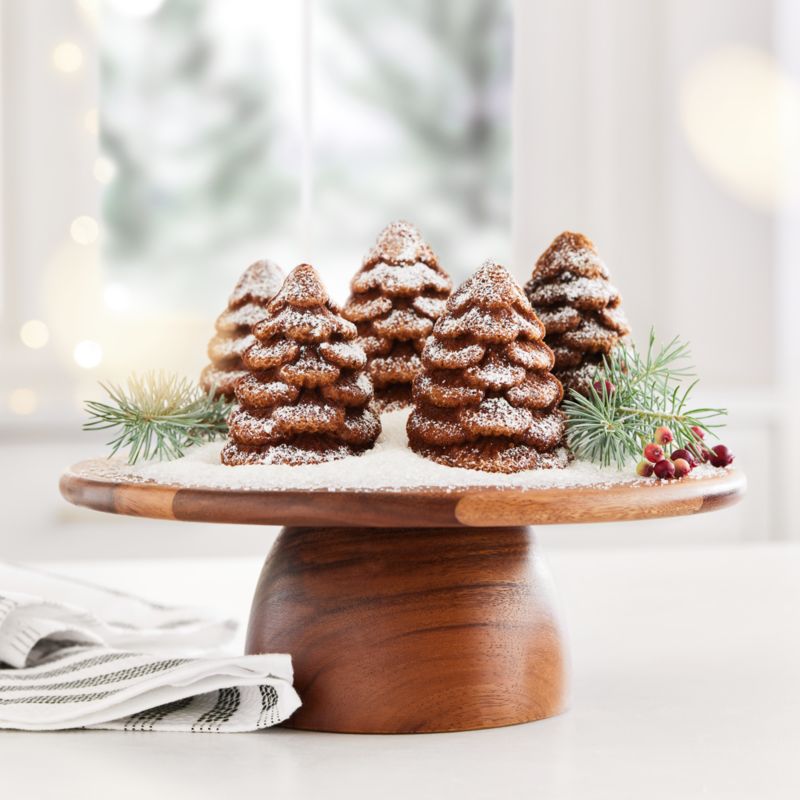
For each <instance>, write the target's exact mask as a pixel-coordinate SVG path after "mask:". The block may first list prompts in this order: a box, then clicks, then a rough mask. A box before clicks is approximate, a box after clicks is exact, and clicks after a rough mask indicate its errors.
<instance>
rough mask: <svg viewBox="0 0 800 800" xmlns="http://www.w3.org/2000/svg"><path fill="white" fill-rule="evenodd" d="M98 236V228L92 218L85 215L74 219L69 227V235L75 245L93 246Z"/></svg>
mask: <svg viewBox="0 0 800 800" xmlns="http://www.w3.org/2000/svg"><path fill="white" fill-rule="evenodd" d="M99 234H100V226H99V225H98V224H97V220H96V219H95V218H94V217H90V216H88V215H86V214H84V215H82V216H80V217H76V218H75V219H74V220H73V221H72V224H71V225H70V226H69V235H70V236H71V237H72V241H73V242H75V243H76V244H84V245H85V244H93V243H94V242H96V241H97V237H98V235H99Z"/></svg>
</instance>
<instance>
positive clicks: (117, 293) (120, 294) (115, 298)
mask: <svg viewBox="0 0 800 800" xmlns="http://www.w3.org/2000/svg"><path fill="white" fill-rule="evenodd" d="M103 302H104V303H105V304H106V307H108V308H110V309H111V310H112V311H126V310H127V309H128V308H130V305H131V293H130V290H129V289H128V287H127V286H123V285H122V284H121V283H109V284H108V286H106V287H105V289H103Z"/></svg>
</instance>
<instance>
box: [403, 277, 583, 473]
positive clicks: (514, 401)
mask: <svg viewBox="0 0 800 800" xmlns="http://www.w3.org/2000/svg"><path fill="white" fill-rule="evenodd" d="M544 332H545V330H544V325H542V323H541V322H540V321H539V320H538V319H537V317H536V314H534V312H533V310H532V309H531V307H530V304H529V303H528V301H527V300H526V298H525V295H524V294H523V292H522V290H521V289H520V287H519V286H518V285H517V284H516V283H515V281H514V280H513V278H512V277H511V276H510V275H509V274H508V272H507V271H506V270H505V269H504V268H503V267H501V266H500V265H499V264H495V263H493V262H491V261H487V262H486V263H485V264H484V265H483V266H482V267H481V268H480V269H479V270H478V272H477V273H476V274H475V275H474V276H473V277H472V278H470V279H469V280H468V281H466V282H465V283H464V284H463V285H462V286H461V287H460V288H459V289H458V291H456V293H455V294H454V295H453V296H452V297H451V298H450V299H449V300H448V302H447V307H446V310H445V312H444V314H443V315H442V316H441V317H440V318H439V321H438V322H437V323H436V326H435V327H434V329H433V335H432V336H431V337H430V338H429V339H428V341H427V344H426V345H425V348H424V350H423V352H422V364H423V372H422V373H421V374H420V375H419V376H418V377H417V378H416V380H415V381H414V403H415V407H414V411H413V412H412V414H411V416H410V417H409V420H408V438H409V443H410V445H411V447H412V449H413V450H415V451H416V452H418V453H420V454H421V455H423V456H425V457H427V458H430V459H433V460H434V461H438V462H440V463H442V464H447V465H449V466H454V467H466V468H468V469H480V470H486V471H489V472H518V471H520V470H525V469H533V468H537V467H552V466H565V464H566V460H567V456H566V451H565V450H564V448H562V447H560V445H561V441H562V438H563V434H564V420H563V417H562V415H561V413H560V412H559V411H558V410H557V408H556V407H557V406H558V404H559V402H560V401H561V398H562V396H563V390H562V388H561V384H560V383H559V382H558V380H557V379H556V378H555V377H554V376H553V375H551V374H550V369H551V368H552V366H553V353H552V351H551V350H550V348H548V347H547V345H545V344H544V342H543V339H544Z"/></svg>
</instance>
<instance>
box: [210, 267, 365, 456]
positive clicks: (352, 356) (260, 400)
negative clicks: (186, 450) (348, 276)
mask: <svg viewBox="0 0 800 800" xmlns="http://www.w3.org/2000/svg"><path fill="white" fill-rule="evenodd" d="M264 317H265V318H264V319H263V320H262V321H261V322H259V323H257V324H256V325H255V326H254V327H253V335H254V336H255V338H256V340H257V341H256V342H255V343H254V344H253V345H251V346H250V347H249V348H248V350H247V351H246V352H245V354H244V364H245V367H246V368H247V369H248V373H247V375H246V376H245V377H244V378H242V379H241V380H240V381H239V382H238V383H237V385H236V399H237V400H238V402H239V407H238V408H237V409H235V410H234V411H233V412H232V413H231V416H230V419H229V427H230V439H229V442H228V444H227V445H226V446H225V448H224V449H223V451H222V461H223V463H225V464H230V465H236V464H309V463H319V462H322V461H333V460H335V459H338V458H343V457H345V456H348V455H353V454H357V453H360V452H363V451H364V450H367V449H369V448H371V447H372V446H373V444H374V443H375V440H376V438H377V437H378V434H379V433H380V430H381V425H380V422H379V420H378V418H377V416H376V414H375V413H374V412H373V410H372V407H371V403H372V398H373V389H372V383H371V381H370V379H369V377H368V375H367V374H366V372H365V366H366V362H367V357H366V355H365V354H364V350H363V349H362V347H361V346H360V345H359V344H358V343H357V342H356V341H355V339H356V335H357V334H356V327H355V325H353V324H352V323H350V322H348V321H347V320H345V319H343V318H342V317H341V316H339V313H338V309H337V308H336V307H335V306H334V305H333V304H332V303H331V302H330V300H329V298H328V294H327V292H326V291H325V288H324V287H323V285H322V283H321V281H320V279H319V276H318V275H317V273H316V272H315V271H314V269H313V267H311V266H309V265H308V264H301V265H300V266H299V267H297V268H296V269H295V270H293V271H292V273H291V274H290V275H289V277H288V278H287V279H286V281H285V282H284V284H283V288H282V289H281V291H280V292H279V293H278V295H277V296H276V297H275V298H274V299H273V300H272V301H271V302H270V303H269V305H268V306H267V307H266V309H265V311H264Z"/></svg>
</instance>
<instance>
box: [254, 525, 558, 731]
mask: <svg viewBox="0 0 800 800" xmlns="http://www.w3.org/2000/svg"><path fill="white" fill-rule="evenodd" d="M247 652H248V653H262V652H264V653H266V652H273V653H274V652H287V653H291V654H292V661H293V664H294V670H295V686H296V688H297V691H298V692H299V694H300V697H301V699H302V701H303V705H302V707H301V708H300V710H299V711H297V712H296V713H295V714H294V716H292V717H291V719H290V720H289V722H288V725H289V727H294V728H304V729H309V730H320V731H335V732H350V733H419V732H436V731H457V730H470V729H474V728H491V727H498V726H501V725H512V724H515V723H520V722H528V721H531V720H536V719H543V718H545V717H550V716H553V715H554V714H558V713H559V712H561V711H562V710H563V709H564V697H565V689H566V687H565V672H566V670H565V665H564V657H563V654H562V648H561V638H560V632H559V624H558V620H557V617H556V613H555V611H554V609H553V603H552V596H551V584H550V579H549V576H548V574H547V571H546V569H545V567H544V565H543V564H542V561H541V558H540V557H539V554H538V553H537V551H536V548H535V547H534V543H533V535H532V533H531V532H530V531H529V530H528V529H526V528H520V527H513V528H486V529H481V530H463V529H462V530H458V529H428V530H419V529H408V528H403V529H400V528H397V529H371V528H349V529H342V528H285V529H284V530H283V531H282V532H281V534H280V536H279V537H278V539H277V541H276V543H275V545H274V547H273V549H272V552H271V553H270V555H269V557H268V558H267V561H266V563H265V565H264V569H263V571H262V573H261V578H260V580H259V583H258V588H257V589H256V594H255V599H254V601H253V607H252V611H251V617H250V625H249V630H248V636H247Z"/></svg>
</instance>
